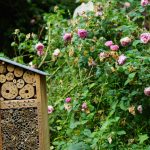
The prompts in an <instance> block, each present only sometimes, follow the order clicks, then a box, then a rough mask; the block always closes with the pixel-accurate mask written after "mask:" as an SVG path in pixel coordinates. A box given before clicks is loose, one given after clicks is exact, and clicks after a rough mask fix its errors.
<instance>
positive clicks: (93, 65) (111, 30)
mask: <svg viewBox="0 0 150 150" xmlns="http://www.w3.org/2000/svg"><path fill="white" fill-rule="evenodd" d="M129 2H130V5H129V3H127V1H119V0H112V1H102V2H101V3H99V2H96V1H95V3H94V5H95V8H96V9H95V11H94V12H88V13H83V15H81V16H78V17H76V18H75V19H71V20H66V19H63V11H62V10H59V9H58V8H55V14H45V15H44V20H45V22H46V24H45V31H47V32H46V34H45V32H44V33H43V34H42V35H43V38H42V40H43V41H42V40H41V42H42V43H43V45H44V46H45V48H44V54H43V55H40V56H38V54H37V50H36V49H35V45H36V44H37V43H38V42H39V39H38V36H37V35H33V34H30V36H29V35H28V36H27V35H25V34H23V33H20V32H19V33H18V32H17V33H14V36H15V39H16V41H14V43H13V45H12V46H14V49H15V50H16V51H17V54H18V56H17V57H16V58H14V59H15V60H18V61H19V62H22V61H23V56H24V55H25V51H27V50H28V51H29V52H30V57H31V58H32V64H33V65H35V66H37V68H40V69H42V70H44V71H46V72H48V73H49V74H50V75H49V76H48V77H47V89H48V90H47V95H48V100H49V106H50V107H49V108H48V111H49V129H50V141H51V147H50V149H57V150H65V149H67V150H80V149H84V150H91V149H92V150H107V149H125V150H129V149H135V150H136V149H144V150H146V149H149V148H150V146H149V145H150V140H149V137H150V132H149V131H150V115H149V114H150V97H149V95H150V94H149V93H150V90H149V86H150V82H149V78H150V67H149V64H150V45H149V43H150V42H149V38H148V37H149V36H148V35H149V25H148V24H149V22H148V21H147V19H148V18H149V17H150V9H148V8H149V5H145V4H144V7H143V5H142V6H141V3H140V1H133V0H129ZM127 4H128V5H127ZM98 11H101V15H95V14H97V12H98ZM143 34H144V35H143ZM17 39H19V40H17ZM110 40H111V41H110ZM18 41H19V42H18Z"/></svg>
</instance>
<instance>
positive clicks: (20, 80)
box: [16, 79, 25, 89]
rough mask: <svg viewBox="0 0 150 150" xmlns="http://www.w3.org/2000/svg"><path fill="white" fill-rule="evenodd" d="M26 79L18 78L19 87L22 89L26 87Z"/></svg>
mask: <svg viewBox="0 0 150 150" xmlns="http://www.w3.org/2000/svg"><path fill="white" fill-rule="evenodd" d="M24 84H25V83H24V80H23V79H18V80H17V84H16V85H17V87H18V88H19V89H21V88H23V87H24Z"/></svg>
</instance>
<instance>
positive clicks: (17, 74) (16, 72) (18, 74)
mask: <svg viewBox="0 0 150 150" xmlns="http://www.w3.org/2000/svg"><path fill="white" fill-rule="evenodd" d="M14 75H15V77H17V78H19V77H21V76H22V75H23V69H22V68H18V67H17V68H15V70H14Z"/></svg>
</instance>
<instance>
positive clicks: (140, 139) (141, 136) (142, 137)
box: [138, 134, 149, 144]
mask: <svg viewBox="0 0 150 150" xmlns="http://www.w3.org/2000/svg"><path fill="white" fill-rule="evenodd" d="M138 136H139V141H140V144H143V142H144V141H146V140H147V139H148V138H149V137H148V135H147V134H143V135H138Z"/></svg>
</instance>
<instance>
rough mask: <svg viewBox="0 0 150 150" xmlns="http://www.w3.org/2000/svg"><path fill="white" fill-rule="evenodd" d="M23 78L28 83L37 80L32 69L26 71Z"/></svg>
mask: <svg viewBox="0 0 150 150" xmlns="http://www.w3.org/2000/svg"><path fill="white" fill-rule="evenodd" d="M23 79H24V81H25V82H26V83H34V82H35V74H34V73H33V72H31V71H26V72H25V73H24V75H23Z"/></svg>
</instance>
